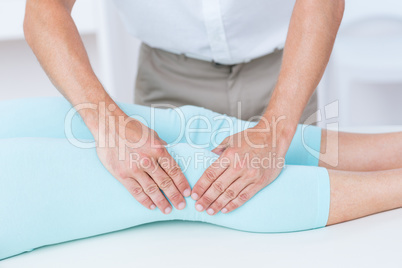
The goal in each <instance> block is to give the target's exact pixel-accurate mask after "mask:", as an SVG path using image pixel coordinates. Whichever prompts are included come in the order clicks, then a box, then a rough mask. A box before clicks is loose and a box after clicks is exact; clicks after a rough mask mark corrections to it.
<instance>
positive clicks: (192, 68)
mask: <svg viewBox="0 0 402 268" xmlns="http://www.w3.org/2000/svg"><path fill="white" fill-rule="evenodd" d="M282 54H283V50H277V51H275V52H273V53H271V54H269V55H266V56H263V57H261V58H258V59H255V60H252V61H250V62H248V63H241V64H236V65H232V66H228V65H217V64H214V63H212V62H207V61H202V60H197V59H193V58H188V57H186V56H184V55H177V54H173V53H170V52H166V51H164V50H160V49H155V48H151V47H149V46H148V45H146V44H142V45H141V49H140V56H139V60H138V76H137V82H136V89H135V103H137V104H141V105H147V106H151V105H152V104H171V105H174V106H182V105H196V106H201V107H205V108H207V109H211V110H213V111H216V112H219V113H222V114H227V115H231V116H235V117H238V118H241V119H244V120H249V119H250V118H252V117H254V119H255V116H260V115H262V113H263V112H264V110H265V108H266V107H267V105H268V102H269V100H270V98H271V94H272V91H273V89H274V87H275V84H276V81H277V79H278V75H279V70H280V65H281V61H282ZM316 110H317V96H316V93H314V94H313V96H312V97H311V99H310V101H309V103H308V105H307V107H306V109H305V110H304V113H303V115H302V118H301V120H300V122H304V121H305V119H306V118H307V117H308V116H310V115H311V114H313V113H314V112H315V111H316Z"/></svg>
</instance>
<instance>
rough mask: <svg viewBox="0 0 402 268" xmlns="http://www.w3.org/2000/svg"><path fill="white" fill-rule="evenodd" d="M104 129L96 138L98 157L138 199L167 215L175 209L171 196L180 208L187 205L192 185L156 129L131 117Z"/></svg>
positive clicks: (148, 206) (126, 117)
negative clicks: (186, 197)
mask: <svg viewBox="0 0 402 268" xmlns="http://www.w3.org/2000/svg"><path fill="white" fill-rule="evenodd" d="M128 121H129V123H127V122H128ZM100 129H101V128H100ZM104 129H108V130H106V131H100V132H99V133H101V132H103V133H104V134H100V135H98V136H97V137H95V140H96V144H97V154H98V157H99V159H100V160H101V162H102V164H103V165H104V166H105V168H106V169H107V170H108V171H109V172H110V173H111V174H112V175H113V176H114V177H115V178H116V179H117V180H119V181H120V182H121V183H122V184H123V185H124V187H125V188H126V189H127V190H128V191H129V192H130V193H131V195H132V196H133V197H134V198H135V199H137V201H138V202H140V203H141V204H142V205H143V206H145V207H146V208H148V209H155V207H158V208H159V209H160V211H162V212H163V213H164V214H169V213H170V212H171V211H172V207H171V204H170V203H169V201H168V199H169V200H170V202H171V203H172V204H173V206H174V207H175V208H177V209H183V208H184V207H185V205H186V201H185V200H184V198H183V196H189V195H190V193H191V188H190V185H189V184H188V182H187V179H186V178H185V176H184V175H183V173H182V171H181V169H180V167H179V166H178V164H177V163H176V161H175V160H174V159H173V157H171V155H170V154H169V153H168V151H167V150H166V148H165V147H164V145H166V142H165V141H163V140H162V139H161V138H159V136H158V134H157V133H156V132H155V131H154V130H152V129H150V128H148V127H146V126H145V125H144V124H142V123H141V122H139V121H137V120H134V119H132V118H129V117H128V116H125V123H124V124H121V122H120V123H119V124H118V127H116V128H114V127H109V126H108V127H104ZM161 190H162V191H163V193H164V194H165V195H166V197H165V196H164V195H163V193H162V191H161Z"/></svg>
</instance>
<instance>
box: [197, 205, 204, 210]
mask: <svg viewBox="0 0 402 268" xmlns="http://www.w3.org/2000/svg"><path fill="white" fill-rule="evenodd" d="M195 208H196V209H197V210H198V211H203V210H204V207H203V206H202V205H200V204H198V205H196V206H195Z"/></svg>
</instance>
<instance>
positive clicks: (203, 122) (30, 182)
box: [0, 98, 330, 259]
mask: <svg viewBox="0 0 402 268" xmlns="http://www.w3.org/2000/svg"><path fill="white" fill-rule="evenodd" d="M119 105H120V106H121V108H122V109H123V110H124V111H125V112H126V113H127V114H128V115H133V114H137V115H138V116H136V117H137V118H138V119H140V120H141V121H142V122H143V123H146V124H148V125H150V127H152V128H154V129H155V130H156V131H157V133H158V134H159V136H160V137H161V138H162V139H164V140H165V141H166V142H168V143H169V144H173V143H177V144H176V145H174V146H169V147H168V150H169V152H170V153H171V154H172V155H173V156H174V157H175V159H177V161H178V162H179V165H180V166H181V167H182V169H183V170H184V174H185V176H186V177H187V179H188V181H189V183H190V185H191V186H194V184H195V182H196V181H197V180H198V179H199V177H200V176H201V174H202V173H203V172H204V170H205V169H206V168H207V167H208V165H209V164H210V163H211V159H216V155H215V154H213V153H212V152H210V149H212V148H213V147H214V146H215V145H216V144H219V143H220V142H221V141H222V140H223V139H224V138H225V137H227V136H228V135H229V134H233V133H235V132H238V131H241V130H243V129H245V128H247V127H251V126H253V123H252V124H249V125H248V124H247V122H244V121H241V120H238V119H235V118H232V117H228V116H225V115H224V116H222V115H220V114H217V113H214V112H212V111H209V110H206V109H203V108H198V107H194V106H184V107H182V108H180V109H151V108H148V107H143V106H137V105H131V104H119ZM70 108H71V106H70V105H69V104H68V102H67V101H65V100H64V99H62V98H39V99H24V100H12V101H3V102H0V259H3V258H7V257H10V256H13V255H16V254H19V253H22V252H25V251H30V250H32V249H35V248H38V247H41V246H44V245H50V244H55V243H60V242H63V241H69V240H74V239H78V238H84V237H89V236H94V235H98V234H103V233H107V232H112V231H116V230H121V229H125V228H128V227H132V226H136V225H139V224H143V223H148V222H155V221H164V220H189V221H203V222H209V223H213V224H217V225H221V226H225V227H229V228H234V229H238V230H243V231H250V232H291V231H300V230H308V229H314V228H319V227H323V226H325V225H326V223H327V219H328V213H329V200H330V187H329V177H328V173H327V171H326V169H324V168H319V167H317V164H318V160H317V157H315V156H313V155H314V154H317V153H316V152H318V151H319V148H320V139H321V132H320V129H319V128H316V127H313V126H309V127H305V126H302V125H300V126H299V127H298V130H297V132H296V135H295V137H294V138H293V141H292V144H291V146H290V149H289V152H288V153H287V155H286V167H285V168H284V169H283V171H282V172H281V174H280V176H279V177H278V178H277V179H276V180H275V181H274V182H272V183H271V184H270V185H269V186H267V187H266V188H265V189H263V190H261V191H260V192H259V193H258V194H257V195H255V196H254V197H253V198H252V199H251V200H249V201H248V202H247V203H246V204H244V205H243V206H242V207H240V208H238V209H237V210H235V211H233V212H231V213H229V214H222V213H218V214H217V215H215V216H209V215H208V214H206V213H205V212H203V213H200V212H197V211H196V210H195V209H194V201H193V200H192V199H191V198H187V206H186V208H185V209H184V210H181V211H178V210H173V212H172V213H170V214H169V215H164V214H162V213H161V212H160V211H158V210H148V209H146V208H144V207H143V206H142V205H141V204H139V203H138V202H137V201H136V200H135V199H134V198H133V197H132V196H131V195H130V193H129V192H128V191H127V190H126V189H125V188H124V187H123V186H122V185H121V184H120V183H119V182H118V181H117V180H116V179H115V178H113V177H112V176H111V175H110V174H109V173H108V171H107V170H106V169H105V168H104V167H103V166H102V164H101V162H100V161H99V160H98V158H97V155H96V150H95V149H94V148H90V149H83V148H78V147H76V146H75V145H73V144H72V143H71V142H73V141H71V142H70V141H69V140H67V139H66V133H67V135H68V137H70V136H69V135H70V134H72V135H73V136H75V137H76V138H77V139H79V141H80V142H87V143H86V144H85V145H90V144H89V143H88V142H91V141H93V137H92V135H91V133H90V132H89V131H88V129H87V128H86V126H85V125H84V123H83V121H82V119H81V117H79V116H78V115H77V114H75V115H74V116H73V117H72V123H71V124H66V125H65V121H66V120H65V119H66V116H67V119H68V117H69V116H70V115H73V114H74V110H72V113H71V112H70V113H68V111H69V110H70ZM151 117H155V118H156V120H155V122H152V120H150V119H151ZM67 121H68V120H67ZM70 127H71V133H69V131H67V132H66V131H65V130H66V129H67V130H70ZM183 129H184V131H183ZM230 131H232V132H230ZM211 140H213V141H211ZM76 142H78V141H77V140H76ZM215 143H216V144H215ZM189 144H192V145H189ZM195 145H197V146H198V147H199V148H196V146H195ZM202 147H206V148H202ZM178 156H179V157H178ZM200 158H201V159H200ZM189 160H190V161H189ZM201 160H207V161H201ZM196 162H197V163H198V165H196ZM200 163H201V164H200ZM202 163H204V164H202Z"/></svg>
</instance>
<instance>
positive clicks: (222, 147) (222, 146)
mask: <svg viewBox="0 0 402 268" xmlns="http://www.w3.org/2000/svg"><path fill="white" fill-rule="evenodd" d="M228 147H229V138H226V139H224V140H223V141H222V142H221V144H219V145H218V146H216V147H215V148H214V149H212V150H211V152H213V153H215V154H217V155H221V154H222V153H223V152H224V151H225V150H226V148H228Z"/></svg>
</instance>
